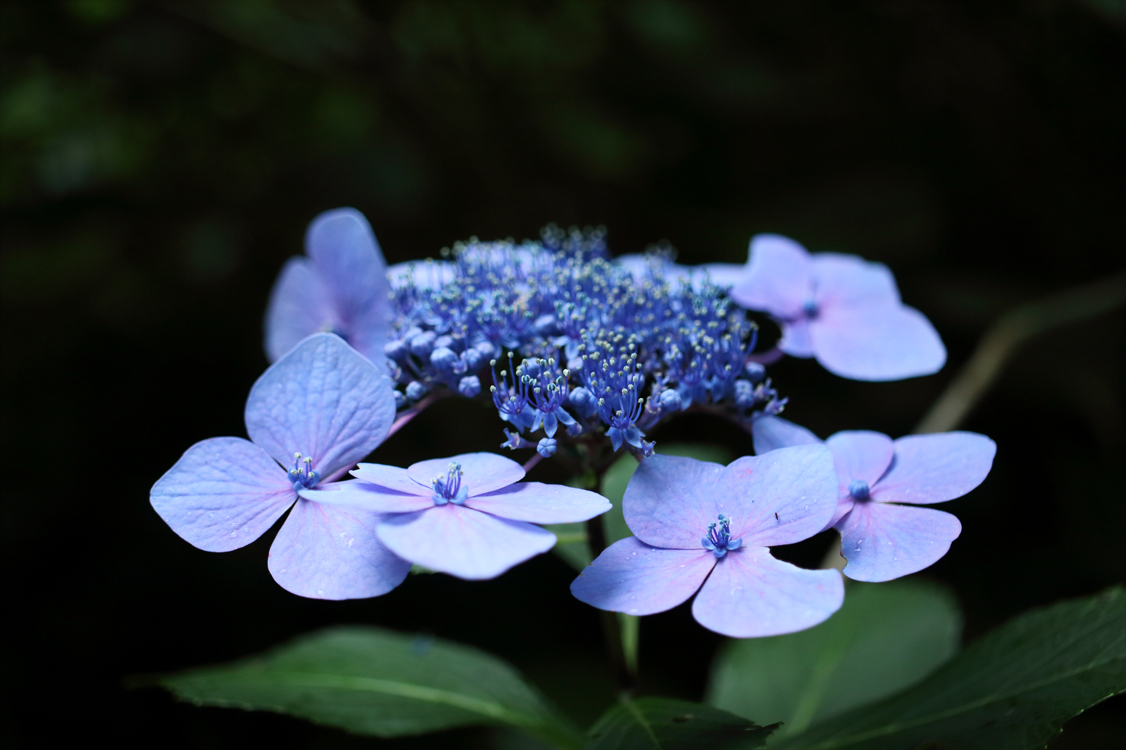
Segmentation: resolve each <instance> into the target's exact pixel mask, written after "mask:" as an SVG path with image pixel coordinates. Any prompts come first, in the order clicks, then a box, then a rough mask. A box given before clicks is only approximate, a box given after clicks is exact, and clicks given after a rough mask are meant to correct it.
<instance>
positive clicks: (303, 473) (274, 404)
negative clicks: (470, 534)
mask: <svg viewBox="0 0 1126 750" xmlns="http://www.w3.org/2000/svg"><path fill="white" fill-rule="evenodd" d="M394 418H395V404H394V399H393V397H392V389H391V383H390V381H389V379H388V378H387V376H386V375H383V374H382V373H380V372H379V369H378V368H377V366H376V365H374V364H372V363H371V362H370V361H369V360H367V359H365V358H364V357H362V356H360V355H359V354H358V353H356V351H354V350H353V349H352V348H351V347H349V346H348V345H347V344H345V343H344V342H343V341H342V340H341V339H340V338H338V337H337V336H334V335H332V334H327V333H321V334H315V335H313V336H310V337H309V338H307V339H306V340H305V341H303V342H301V343H300V344H299V345H298V346H297V347H295V348H294V349H293V350H292V351H290V352H289V353H288V354H286V355H285V356H284V357H282V358H281V359H279V360H278V361H277V362H275V363H274V364H273V365H271V366H270V368H269V369H268V370H266V372H265V373H264V374H263V375H262V377H260V378H259V379H258V382H256V383H255V384H254V387H253V388H251V390H250V397H249V398H248V399H247V402H246V430H247V433H248V434H249V435H250V440H244V439H242V438H235V437H221V438H211V439H209V440H204V441H202V442H199V443H196V444H195V445H193V446H192V447H191V448H189V449H188V450H187V452H185V453H184V455H183V457H182V458H181V459H180V460H179V461H177V462H176V464H175V465H174V466H173V467H172V468H171V469H169V470H168V472H167V473H166V474H165V475H164V476H162V477H161V478H160V479H159V480H158V481H157V483H156V484H155V485H153V488H152V492H151V495H150V500H151V502H152V505H153V508H155V509H156V512H157V513H159V514H160V517H161V518H163V519H164V521H165V522H166V523H167V524H168V525H169V526H170V527H171V528H172V530H173V531H175V532H176V533H177V534H179V535H180V536H181V537H182V538H184V539H185V540H187V541H188V542H190V543H191V544H193V545H194V546H196V547H198V548H199V549H202V550H207V551H209V552H226V551H229V550H233V549H238V548H239V547H243V546H245V545H247V544H250V543H251V542H252V541H254V540H255V539H257V538H258V537H260V536H261V535H262V534H263V533H265V531H266V530H267V529H269V528H270V527H271V526H272V525H273V524H274V522H275V521H277V520H278V518H280V517H281V516H282V514H284V513H285V512H286V510H288V509H290V508H292V510H291V511H290V514H289V517H288V518H286V520H285V523H284V524H283V525H282V528H281V530H280V531H279V532H278V535H277V537H276V538H275V539H274V543H273V545H272V546H271V548H270V562H269V568H270V573H271V574H272V575H273V577H274V580H276V581H277V582H278V583H279V584H281V586H282V587H283V588H285V589H287V590H289V591H291V592H293V593H295V594H299V595H301V596H307V597H311V598H316V599H355V598H362V597H369V596H379V595H380V594H385V593H387V592H388V591H390V590H391V589H393V588H395V587H396V586H398V585H399V584H400V583H401V582H402V581H403V579H404V578H405V577H406V575H407V572H408V571H409V570H410V563H409V562H406V561H404V560H402V559H401V558H398V557H396V556H395V555H394V554H392V553H391V552H390V551H388V550H387V548H386V547H384V546H383V544H381V543H380V542H379V540H378V539H377V538H376V536H375V527H376V524H377V523H378V521H379V516H378V514H376V513H373V512H370V511H366V510H363V509H357V508H351V507H338V506H333V505H330V504H327V503H321V502H317V501H314V500H309V499H307V498H305V497H303V495H304V494H305V493H307V492H308V491H309V490H310V489H311V488H314V487H324V486H325V484H326V483H329V482H331V481H332V480H333V479H334V478H335V477H336V476H338V475H340V474H342V473H343V472H344V471H345V470H347V469H348V468H349V467H350V466H352V465H354V464H355V463H356V462H357V461H359V460H360V459H361V458H363V457H365V456H366V455H367V454H368V453H370V452H371V451H372V450H373V449H374V448H375V447H376V446H378V445H379V444H380V443H381V442H383V440H384V438H386V437H387V434H388V431H389V430H390V428H391V424H392V422H393V421H394ZM321 494H326V495H327V494H331V493H321Z"/></svg>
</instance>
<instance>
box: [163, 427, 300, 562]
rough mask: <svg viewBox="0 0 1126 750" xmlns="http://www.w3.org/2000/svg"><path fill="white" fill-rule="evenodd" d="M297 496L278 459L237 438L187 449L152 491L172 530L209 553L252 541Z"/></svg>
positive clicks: (222, 438) (226, 549) (236, 547)
mask: <svg viewBox="0 0 1126 750" xmlns="http://www.w3.org/2000/svg"><path fill="white" fill-rule="evenodd" d="M296 499H297V494H296V493H295V492H294V491H293V486H292V485H291V484H290V482H289V480H288V479H286V474H285V471H284V470H283V469H282V468H281V467H280V466H278V464H277V462H275V461H274V459H272V458H270V457H269V456H268V455H267V454H266V452H265V451H264V450H262V449H261V448H259V447H258V446H257V445H255V444H254V443H251V442H250V441H249V440H243V439H242V438H234V437H221V438H211V439H210V440H204V441H202V442H199V443H196V444H195V445H193V446H192V447H191V448H188V450H187V451H186V452H185V453H184V455H183V456H182V457H181V458H180V460H179V461H177V462H176V464H175V465H174V466H173V467H172V468H171V469H169V470H168V471H167V472H166V473H165V475H164V476H162V477H161V478H160V479H159V480H157V483H156V484H154V485H153V488H152V492H151V493H150V495H149V500H150V501H151V502H152V506H153V508H154V509H156V512H157V513H158V514H159V515H160V517H161V518H163V519H164V522H165V523H167V524H168V525H169V526H170V527H172V530H173V531H175V532H176V533H177V534H179V535H180V536H181V537H183V538H184V539H185V540H186V541H188V542H190V543H191V544H192V545H193V546H195V547H198V548H199V549H202V550H207V551H208V552H228V551H230V550H233V549H238V548H239V547H245V546H246V545H248V544H250V543H251V542H253V541H254V540H255V539H257V538H258V537H260V536H262V534H263V533H265V531H266V530H267V529H268V528H270V527H271V526H273V524H274V521H277V520H278V518H280V517H281V515H282V514H283V513H285V510H286V508H288V507H289V506H290V505H292V504H293V502H294V501H295V500H296Z"/></svg>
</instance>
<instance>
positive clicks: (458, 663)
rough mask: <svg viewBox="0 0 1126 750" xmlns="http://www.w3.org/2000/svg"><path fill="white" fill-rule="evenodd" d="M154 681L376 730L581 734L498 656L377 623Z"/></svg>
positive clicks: (569, 741) (202, 701) (213, 698)
mask: <svg viewBox="0 0 1126 750" xmlns="http://www.w3.org/2000/svg"><path fill="white" fill-rule="evenodd" d="M161 685H163V686H164V687H166V688H168V689H169V690H171V691H172V692H173V693H175V694H176V695H177V696H178V697H179V698H181V699H183V700H186V701H191V702H193V703H195V704H196V705H209V706H223V707H229V708H242V709H245V710H248V711H274V712H276V713H283V714H289V715H291V716H298V717H300V718H303V719H308V720H310V721H313V722H315V723H318V724H324V725H327V726H332V727H337V728H339V729H345V730H347V731H349V732H354V733H356V734H367V735H374V736H377V737H398V736H401V735H412V734H423V733H426V732H435V731H438V730H442V729H450V728H452V727H459V726H467V725H473V724H489V725H499V726H510V727H515V728H517V729H520V730H522V731H524V732H526V733H528V734H531V735H534V736H536V737H538V738H539V739H542V740H544V741H547V742H549V743H550V744H552V745H553V746H558V747H567V748H573V747H578V746H581V744H582V741H581V739H580V735H579V733H578V732H577V730H575V728H574V727H573V726H572V725H571V724H570V723H569V722H568V721H567V720H566V719H564V718H563V717H561V716H560V715H559V714H558V713H557V712H556V711H555V710H554V709H553V708H551V707H550V706H548V705H547V704H546V703H545V701H544V699H543V698H542V697H541V696H540V695H539V694H538V693H537V692H536V690H535V689H534V688H532V687H531V686H530V685H528V684H527V683H526V682H524V681H523V680H522V679H521V678H520V676H519V675H518V674H517V673H516V672H515V671H514V670H513V669H512V668H511V667H510V666H508V665H507V664H505V663H504V662H502V661H500V660H499V659H497V658H495V657H493V656H490V655H488V654H484V653H482V652H480V651H477V650H475V649H472V648H468V647H466V646H461V645H458V644H454V643H450V642H447V641H442V640H435V639H433V638H427V637H423V636H418V637H412V636H409V635H403V634H400V633H393V632H390V631H387V630H381V629H378V628H365V627H341V628H330V629H328V630H322V631H320V632H319V633H314V634H312V635H310V636H306V637H304V638H301V639H298V640H297V641H294V642H293V643H289V644H286V645H284V646H280V647H278V648H276V649H274V650H273V651H270V652H268V653H266V654H263V655H262V656H258V657H253V658H250V659H246V660H243V661H239V662H236V663H234V664H230V665H223V666H213V667H204V668H202V669H196V670H191V671H188V672H183V673H180V674H176V675H172V676H169V677H165V678H163V679H162V680H161Z"/></svg>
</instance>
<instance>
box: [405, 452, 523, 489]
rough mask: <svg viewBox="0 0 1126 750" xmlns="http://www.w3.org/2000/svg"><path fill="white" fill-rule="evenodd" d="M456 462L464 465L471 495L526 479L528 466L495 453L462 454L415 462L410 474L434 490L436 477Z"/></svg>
mask: <svg viewBox="0 0 1126 750" xmlns="http://www.w3.org/2000/svg"><path fill="white" fill-rule="evenodd" d="M454 462H456V463H459V464H461V471H462V478H461V483H462V484H463V485H465V486H466V487H467V488H468V489H469V496H470V497H474V496H476V495H484V494H486V493H489V492H493V491H494V490H499V489H502V488H504V487H507V486H508V485H510V484H516V483H517V482H519V481H520V480H521V479H523V478H524V468H523V467H522V466H520V464H518V463H516V462H515V461H513V460H512V459H511V458H505V457H504V456H498V455H497V454H495V453H462V454H461V455H460V456H451V457H450V458H433V459H431V460H429V461H420V462H419V463H417V464H413V465H411V466H410V468H408V469H407V473H409V474H410V478H411V479H413V480H414V481H415V482H417V483H418V484H420V485H422V486H423V487H425V488H426V489H430V488H432V487H433V486H434V477H445V476H446V473H447V472H448V471H449V468H450V464H451V463H454Z"/></svg>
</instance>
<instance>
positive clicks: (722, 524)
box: [700, 513, 743, 559]
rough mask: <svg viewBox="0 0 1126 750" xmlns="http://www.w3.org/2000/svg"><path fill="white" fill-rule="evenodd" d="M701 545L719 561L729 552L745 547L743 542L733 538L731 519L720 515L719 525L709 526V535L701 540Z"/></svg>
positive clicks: (712, 524) (711, 524)
mask: <svg viewBox="0 0 1126 750" xmlns="http://www.w3.org/2000/svg"><path fill="white" fill-rule="evenodd" d="M700 543H701V544H702V545H703V547H704V549H706V550H708V551H710V552H711V553H712V554H713V555H715V556H716V558H717V559H718V558H721V557H723V556H724V555H726V554H727V553H728V552H731V551H734V550H737V549H739V547H741V546H742V545H743V540H742V539H732V538H731V519H730V518H727V517H726V516H724V515H723V514H722V513H720V514H719V523H718V524H716V523H710V524H708V535H707V536H706V537H704V538H703V539H701V540H700Z"/></svg>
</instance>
